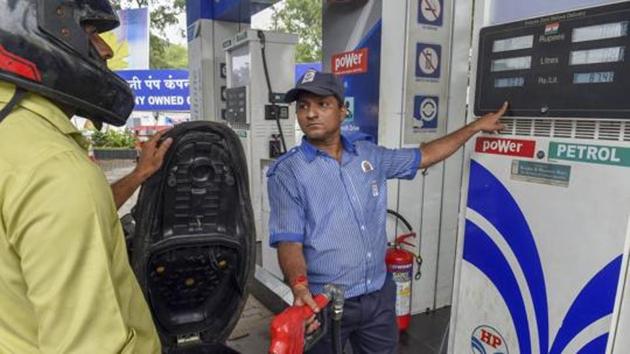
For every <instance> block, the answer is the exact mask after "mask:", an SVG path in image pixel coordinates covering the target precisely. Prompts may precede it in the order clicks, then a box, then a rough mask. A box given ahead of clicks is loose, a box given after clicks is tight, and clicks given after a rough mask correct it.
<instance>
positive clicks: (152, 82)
mask: <svg viewBox="0 0 630 354" xmlns="http://www.w3.org/2000/svg"><path fill="white" fill-rule="evenodd" d="M144 84H145V85H147V88H148V89H149V90H153V89H156V90H159V89H160V87H161V85H162V80H159V79H152V78H151V76H149V80H144Z"/></svg>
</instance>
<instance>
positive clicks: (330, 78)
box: [284, 70, 345, 103]
mask: <svg viewBox="0 0 630 354" xmlns="http://www.w3.org/2000/svg"><path fill="white" fill-rule="evenodd" d="M301 91H305V92H310V93H312V94H315V95H317V96H335V97H337V99H338V100H339V102H340V103H343V101H344V97H345V95H344V93H343V91H344V90H343V83H342V82H341V80H339V78H337V77H336V76H335V75H333V74H331V73H322V72H319V71H317V70H309V71H307V72H306V73H304V75H302V77H301V78H300V80H299V81H298V83H297V85H295V88H292V89H291V90H289V92H287V94H286V96H285V97H284V101H285V102H286V103H291V102H293V101H295V100H297V99H298V96H299V95H300V92H301Z"/></svg>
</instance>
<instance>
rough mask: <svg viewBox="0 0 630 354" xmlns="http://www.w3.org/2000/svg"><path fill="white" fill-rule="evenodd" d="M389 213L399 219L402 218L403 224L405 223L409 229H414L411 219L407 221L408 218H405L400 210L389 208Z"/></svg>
mask: <svg viewBox="0 0 630 354" xmlns="http://www.w3.org/2000/svg"><path fill="white" fill-rule="evenodd" d="M387 213H388V214H391V215H394V216H395V217H396V218H398V220H400V221H401V222H402V223H403V224H405V226H406V227H407V230H409V231H413V228H412V227H411V224H410V223H409V221H407V219H405V217H404V216H402V215H400V214H399V213H398V212H396V211H394V210H391V209H387Z"/></svg>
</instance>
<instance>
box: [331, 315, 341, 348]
mask: <svg viewBox="0 0 630 354" xmlns="http://www.w3.org/2000/svg"><path fill="white" fill-rule="evenodd" d="M332 343H333V353H334V354H343V348H342V347H341V320H333V323H332Z"/></svg>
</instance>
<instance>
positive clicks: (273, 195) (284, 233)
mask: <svg viewBox="0 0 630 354" xmlns="http://www.w3.org/2000/svg"><path fill="white" fill-rule="evenodd" d="M267 188H268V193H269V207H270V209H271V212H270V216H269V234H270V237H269V244H270V245H271V246H272V247H277V246H278V243H280V242H298V243H302V242H304V215H305V212H304V205H303V203H302V198H301V197H300V195H299V193H298V186H297V181H296V179H295V177H294V176H293V175H292V174H290V173H286V172H284V173H283V172H279V173H274V174H272V175H271V176H269V179H268V182H267Z"/></svg>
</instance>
